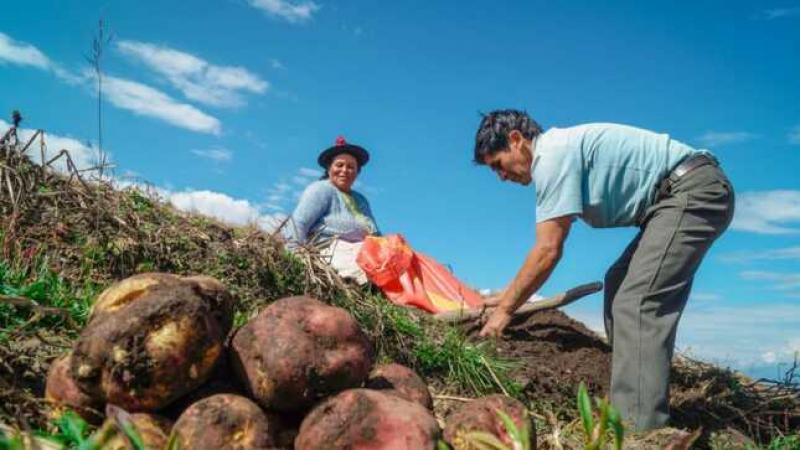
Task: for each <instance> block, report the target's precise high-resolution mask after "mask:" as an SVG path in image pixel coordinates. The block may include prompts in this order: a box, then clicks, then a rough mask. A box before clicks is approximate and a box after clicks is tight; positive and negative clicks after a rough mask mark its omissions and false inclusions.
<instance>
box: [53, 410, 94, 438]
mask: <svg viewBox="0 0 800 450" xmlns="http://www.w3.org/2000/svg"><path fill="white" fill-rule="evenodd" d="M56 427H58V429H59V431H61V434H63V435H64V439H65V440H66V442H65V443H66V444H68V445H69V444H72V445H81V444H82V443H83V442H84V441H86V435H87V434H88V430H89V425H88V424H87V423H86V421H85V420H83V419H81V418H80V416H78V415H77V414H75V413H74V412H73V411H67V412H66V413H64V414H63V415H62V416H61V417H59V418H58V420H57V421H56Z"/></svg>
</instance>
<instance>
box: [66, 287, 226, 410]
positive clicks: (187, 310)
mask: <svg viewBox="0 0 800 450" xmlns="http://www.w3.org/2000/svg"><path fill="white" fill-rule="evenodd" d="M153 275H154V274H146V275H141V276H139V277H138V279H137V280H132V281H131V280H127V281H122V282H120V283H118V284H117V285H114V286H112V287H110V288H109V290H108V291H106V292H105V293H104V294H101V296H100V301H99V303H98V304H97V306H96V307H95V309H94V310H93V311H92V317H91V320H90V322H89V324H88V325H87V326H86V328H85V329H84V330H83V331H82V332H81V334H80V337H79V338H78V340H77V342H76V343H75V346H74V349H73V352H72V359H71V365H70V374H71V376H72V377H73V379H74V380H75V381H76V383H77V384H78V386H79V388H80V389H81V390H82V391H83V392H84V393H86V394H88V395H89V396H90V397H92V398H95V399H102V400H103V401H105V402H107V403H113V404H115V405H117V406H120V407H121V408H123V409H125V410H127V411H131V412H139V411H154V410H157V409H160V408H163V407H164V406H166V405H168V404H169V403H170V402H172V401H173V400H175V399H177V398H179V397H181V396H182V395H184V394H186V393H187V392H189V391H191V390H193V389H195V388H197V387H198V386H200V385H201V384H203V382H205V381H206V379H208V376H209V375H210V373H211V371H212V369H213V368H214V366H215V364H216V363H217V361H218V359H219V358H220V356H221V354H222V351H223V344H224V340H225V334H226V327H227V326H228V325H227V324H229V323H231V321H232V319H231V318H230V312H229V310H227V306H226V304H227V303H226V302H227V300H226V301H218V298H222V297H225V298H226V299H230V298H232V297H229V294H228V295H227V296H215V295H212V294H206V292H207V291H204V289H203V288H202V287H201V286H200V283H198V282H197V281H192V280H190V279H189V280H186V279H179V278H177V279H173V277H171V276H165V275H164V274H157V277H155V278H152V277H153ZM145 277H151V278H148V280H150V281H143V280H144V279H145ZM153 279H156V282H152V280H153ZM142 284H144V285H145V286H144V287H142ZM208 284H211V283H210V282H206V285H208Z"/></svg>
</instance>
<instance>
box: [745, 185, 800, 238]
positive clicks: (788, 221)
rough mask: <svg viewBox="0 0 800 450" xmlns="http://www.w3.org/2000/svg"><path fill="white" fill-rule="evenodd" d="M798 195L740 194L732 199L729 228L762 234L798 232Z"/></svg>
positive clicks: (794, 193) (780, 192)
mask: <svg viewBox="0 0 800 450" xmlns="http://www.w3.org/2000/svg"><path fill="white" fill-rule="evenodd" d="M798 223H800V191H792V190H776V191H751V192H743V193H741V194H739V195H738V197H737V199H736V214H735V216H734V219H733V223H732V224H731V228H733V229H734V230H739V231H752V232H755V233H763V234H791V233H798V232H800V227H798V226H793V225H795V224H798Z"/></svg>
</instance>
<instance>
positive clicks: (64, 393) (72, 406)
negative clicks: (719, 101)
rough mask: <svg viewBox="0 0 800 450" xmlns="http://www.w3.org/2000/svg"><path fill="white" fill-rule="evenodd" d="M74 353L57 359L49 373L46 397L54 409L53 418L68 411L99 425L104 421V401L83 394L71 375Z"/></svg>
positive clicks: (51, 365)
mask: <svg viewBox="0 0 800 450" xmlns="http://www.w3.org/2000/svg"><path fill="white" fill-rule="evenodd" d="M71 359H72V353H71V352H70V353H67V354H66V355H63V356H61V357H59V358H56V360H54V361H53V362H52V363H51V364H50V369H49V370H48V372H47V384H46V386H45V391H44V397H45V400H47V402H48V403H50V404H51V405H52V406H53V407H54V408H53V416H55V417H58V416H60V415H61V414H62V413H63V412H65V411H66V410H72V411H75V412H76V413H77V414H78V415H79V416H81V417H82V418H83V419H84V420H86V421H87V422H89V423H92V424H95V425H97V424H98V423H100V422H101V421H102V409H103V401H102V399H100V398H96V397H92V396H91V395H89V394H87V393H85V392H83V391H82V390H81V389H80V388H79V387H78V384H77V383H76V382H75V380H74V379H73V378H72V376H71V375H70V370H69V368H70V362H71Z"/></svg>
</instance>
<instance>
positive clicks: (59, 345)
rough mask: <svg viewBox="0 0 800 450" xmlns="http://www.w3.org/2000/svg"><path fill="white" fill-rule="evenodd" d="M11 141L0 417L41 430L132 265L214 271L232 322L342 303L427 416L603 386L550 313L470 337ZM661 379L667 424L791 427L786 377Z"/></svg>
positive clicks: (3, 216) (533, 404) (799, 411)
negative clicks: (430, 396) (417, 383)
mask: <svg viewBox="0 0 800 450" xmlns="http://www.w3.org/2000/svg"><path fill="white" fill-rule="evenodd" d="M22 148H23V146H22V145H18V144H17V143H13V142H6V143H4V144H2V145H0V244H1V245H2V249H1V250H2V259H0V296H1V297H0V298H2V302H0V361H2V362H1V363H0V421H2V422H6V423H14V424H17V425H20V426H34V427H46V426H47V413H48V408H47V405H46V404H45V403H44V402H43V400H42V399H41V397H42V393H43V388H44V386H43V384H44V380H45V374H46V371H47V368H48V366H49V364H50V362H51V361H52V360H53V359H54V358H55V357H56V356H57V355H59V354H61V353H63V352H64V348H66V347H68V346H69V343H70V341H71V340H72V339H74V338H75V336H76V334H77V332H78V330H79V329H80V327H81V325H82V323H83V321H84V320H85V318H86V314H87V311H88V308H89V306H90V304H91V302H92V300H93V299H94V297H95V296H96V294H97V293H98V292H99V291H100V290H102V289H103V288H104V287H105V286H107V285H109V284H110V283H111V282H113V281H115V280H119V279H121V278H124V277H127V276H129V275H132V274H135V273H139V272H146V271H161V272H172V273H176V274H205V275H209V276H213V277H215V278H218V279H219V280H221V281H222V282H223V283H224V284H225V285H226V286H227V287H228V288H229V289H230V290H231V291H232V293H233V294H234V295H235V296H236V297H237V298H238V306H237V323H239V324H241V323H243V322H244V321H245V320H246V319H247V318H248V317H250V316H252V315H253V314H254V313H255V312H256V311H258V309H259V308H260V307H262V306H264V305H265V304H268V303H270V302H272V301H274V300H276V299H278V298H281V297H284V296H287V295H297V294H310V295H312V296H315V297H317V298H320V299H322V300H324V301H327V302H330V303H333V304H336V305H339V306H343V307H345V308H347V309H349V310H350V311H351V312H353V313H354V315H355V316H356V318H357V319H358V320H359V321H360V322H361V324H362V325H363V327H364V329H365V330H368V333H369V334H370V336H371V338H372V339H373V341H374V342H375V343H376V346H377V348H378V351H379V355H380V358H381V359H384V360H395V361H398V362H401V363H404V364H407V365H409V366H411V367H413V368H415V369H416V370H417V371H419V372H420V373H421V374H422V375H423V376H424V377H426V378H427V380H428V381H429V383H430V384H431V385H432V386H433V387H434V389H435V390H436V394H439V401H438V402H437V410H438V411H439V412H440V413H441V412H443V411H445V410H447V409H449V408H450V407H451V406H452V402H456V401H459V400H453V398H454V397H472V396H476V395H478V394H482V393H488V392H500V391H506V392H508V393H510V394H512V395H516V396H518V397H521V398H523V399H524V400H527V402H528V405H529V407H530V408H531V410H532V411H533V412H534V414H535V415H536V417H539V418H541V420H540V421H539V422H538V423H537V425H538V426H540V427H541V428H542V431H543V432H544V433H543V434H542V435H547V433H548V432H550V431H552V430H553V429H557V428H558V427H561V426H563V425H564V424H565V423H569V421H571V420H573V419H574V418H575V417H577V412H576V409H575V406H574V397H575V392H576V390H577V386H578V384H579V383H580V382H581V381H583V382H585V383H586V384H587V385H588V387H589V389H590V391H591V392H592V393H593V394H595V395H599V396H602V395H606V394H607V389H608V378H609V374H610V368H609V364H610V349H609V347H608V346H607V345H606V344H605V342H604V341H603V340H602V339H600V338H599V337H598V336H596V335H595V334H594V333H592V332H591V331H590V330H588V329H587V328H586V327H585V326H583V324H581V323H579V322H576V321H574V320H572V319H570V318H568V317H567V316H566V315H564V314H563V313H561V312H559V311H550V312H546V313H540V314H537V315H534V316H532V317H531V318H530V319H528V320H527V321H526V322H524V323H520V324H516V325H514V326H513V327H512V328H511V329H510V331H509V333H508V336H507V338H506V339H505V340H502V341H498V342H488V341H483V342H479V341H477V340H476V339H473V338H470V332H471V331H472V332H474V330H469V329H465V330H458V329H454V328H450V327H448V326H445V325H442V324H439V323H434V322H432V321H431V320H430V319H429V318H427V317H425V316H424V315H422V314H418V313H415V312H412V311H409V310H406V309H403V308H400V307H396V306H394V305H391V304H390V303H388V302H387V301H386V300H385V299H384V298H383V297H382V296H380V295H379V294H378V293H376V292H375V291H374V290H372V289H370V288H359V287H356V286H352V285H349V284H346V283H344V282H343V281H342V280H341V279H339V278H338V277H337V276H336V274H335V273H333V272H332V271H331V270H330V269H329V268H327V267H326V266H325V264H324V262H323V261H321V260H320V259H319V257H318V256H317V255H316V254H315V253H314V252H313V251H310V252H305V253H301V254H300V255H295V256H293V255H290V254H288V253H286V252H285V251H284V249H283V246H282V243H281V241H280V239H278V238H277V237H275V236H271V235H268V234H267V233H265V232H263V231H262V230H259V229H256V228H248V227H244V228H236V227H229V226H226V225H224V224H221V223H219V222H217V221H215V220H212V219H209V218H205V217H201V216H197V215H192V214H187V213H184V212H181V211H177V210H175V209H174V208H172V207H171V206H169V205H167V204H164V203H163V202H161V201H159V199H158V198H157V197H156V196H153V195H149V194H147V193H145V192H143V191H142V190H140V189H137V188H127V189H121V190H118V189H115V188H114V186H113V185H112V184H111V183H108V182H105V181H102V182H99V181H97V180H94V181H91V182H90V181H88V180H86V179H83V178H81V176H80V175H79V174H78V173H76V172H71V173H67V174H59V173H55V172H53V171H51V170H50V169H49V168H48V167H41V166H37V165H34V164H32V163H31V162H30V160H29V159H28V158H27V157H26V156H25V154H22V153H21V150H22ZM673 380H674V381H673V387H672V389H673V409H674V414H673V415H674V421H675V423H674V425H675V426H676V427H679V428H688V429H696V428H698V427H703V429H704V431H705V436H706V437H708V436H710V433H711V432H713V431H716V430H722V429H726V428H729V427H730V428H733V429H735V430H738V432H740V433H742V434H744V435H747V436H749V437H751V438H753V439H755V440H757V441H760V442H768V441H769V440H770V439H771V438H772V437H774V436H777V435H781V434H786V433H789V432H791V431H793V430H797V429H798V428H800V394H799V393H798V387H797V380H796V379H795V378H794V374H793V373H792V374H791V376H789V375H787V379H786V380H782V382H771V383H770V382H766V383H754V382H752V381H751V380H748V379H746V378H744V377H743V376H741V375H738V374H736V373H733V372H731V371H728V370H725V369H721V368H718V367H714V366H710V365H706V364H702V363H698V362H694V361H690V360H686V359H679V360H678V361H676V364H675V367H674V375H673ZM574 428H576V427H574V426H573V429H574ZM573 431H575V432H576V433H577V432H578V431H577V430H573Z"/></svg>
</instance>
